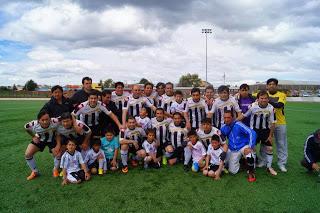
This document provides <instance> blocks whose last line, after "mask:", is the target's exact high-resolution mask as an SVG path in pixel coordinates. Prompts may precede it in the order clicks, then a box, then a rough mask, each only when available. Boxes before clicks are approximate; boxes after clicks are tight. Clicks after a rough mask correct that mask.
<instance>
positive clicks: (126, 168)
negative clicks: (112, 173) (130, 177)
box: [121, 166, 129, 174]
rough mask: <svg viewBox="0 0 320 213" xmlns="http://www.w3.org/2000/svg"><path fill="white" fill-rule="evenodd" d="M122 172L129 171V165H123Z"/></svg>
mask: <svg viewBox="0 0 320 213" xmlns="http://www.w3.org/2000/svg"><path fill="white" fill-rule="evenodd" d="M121 171H122V173H124V174H126V173H128V171H129V170H128V166H123V167H122V169H121Z"/></svg>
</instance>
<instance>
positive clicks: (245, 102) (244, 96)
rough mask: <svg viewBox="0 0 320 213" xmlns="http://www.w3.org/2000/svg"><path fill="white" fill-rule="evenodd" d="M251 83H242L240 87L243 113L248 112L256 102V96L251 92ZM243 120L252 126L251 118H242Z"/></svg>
mask: <svg viewBox="0 0 320 213" xmlns="http://www.w3.org/2000/svg"><path fill="white" fill-rule="evenodd" d="M249 89H250V87H249V85H248V84H241V85H240V89H239V96H238V104H239V107H240V109H241V111H242V113H243V114H244V113H246V112H247V111H248V109H249V107H250V106H251V104H252V103H254V102H255V98H254V97H253V96H252V95H251V94H250V93H249ZM242 122H243V123H244V124H245V125H247V126H248V127H249V126H250V118H249V117H246V118H244V119H243V120H242Z"/></svg>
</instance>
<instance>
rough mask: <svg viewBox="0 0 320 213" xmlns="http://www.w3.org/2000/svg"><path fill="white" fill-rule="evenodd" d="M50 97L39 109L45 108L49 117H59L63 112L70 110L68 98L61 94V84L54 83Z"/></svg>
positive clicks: (71, 108) (71, 106) (71, 107)
mask: <svg viewBox="0 0 320 213" xmlns="http://www.w3.org/2000/svg"><path fill="white" fill-rule="evenodd" d="M51 93H52V96H51V99H50V101H49V102H47V103H46V104H45V105H44V106H43V107H42V109H41V110H46V111H47V112H48V113H49V115H50V117H51V118H53V117H59V116H61V114H62V113H64V112H72V111H73V105H72V103H71V101H70V99H68V98H66V97H64V96H63V89H62V87H61V86H59V85H56V86H54V87H52V88H51Z"/></svg>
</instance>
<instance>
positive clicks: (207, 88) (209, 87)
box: [204, 85, 214, 92]
mask: <svg viewBox="0 0 320 213" xmlns="http://www.w3.org/2000/svg"><path fill="white" fill-rule="evenodd" d="M209 89H211V90H212V91H214V88H213V86H212V85H208V86H207V87H206V88H205V89H204V91H205V92H206V91H207V90H209Z"/></svg>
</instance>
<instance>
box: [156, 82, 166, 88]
mask: <svg viewBox="0 0 320 213" xmlns="http://www.w3.org/2000/svg"><path fill="white" fill-rule="evenodd" d="M159 87H165V84H164V83H163V82H159V83H157V85H156V88H157V89H158V88H159Z"/></svg>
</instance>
